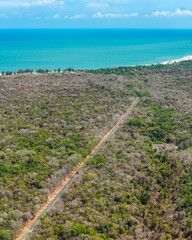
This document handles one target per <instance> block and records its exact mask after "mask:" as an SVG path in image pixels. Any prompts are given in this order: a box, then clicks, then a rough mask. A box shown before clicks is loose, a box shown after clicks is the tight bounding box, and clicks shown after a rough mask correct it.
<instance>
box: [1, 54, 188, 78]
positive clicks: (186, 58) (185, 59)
mask: <svg viewBox="0 0 192 240" xmlns="http://www.w3.org/2000/svg"><path fill="white" fill-rule="evenodd" d="M185 61H192V55H189V56H186V57H182V58H180V59H174V60H170V61H165V62H161V63H152V64H142V65H136V66H119V67H114V68H111V69H117V68H120V67H133V68H134V67H137V66H147V67H150V66H153V65H169V64H175V63H181V62H185ZM102 69H110V67H108V68H98V69H89V70H87V69H86V70H73V71H61V72H60V73H71V74H75V73H82V72H87V71H92V70H102ZM50 73H52V74H54V73H56V74H58V73H59V72H54V71H53V72H52V71H51V72H44V73H38V72H32V73H17V72H16V73H14V71H13V72H12V74H9V75H6V72H5V74H4V75H2V73H0V76H3V77H7V76H12V75H41V74H50Z"/></svg>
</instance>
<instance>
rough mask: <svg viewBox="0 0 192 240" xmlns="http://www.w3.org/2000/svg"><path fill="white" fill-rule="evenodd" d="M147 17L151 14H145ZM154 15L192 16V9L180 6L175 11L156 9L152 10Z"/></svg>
mask: <svg viewBox="0 0 192 240" xmlns="http://www.w3.org/2000/svg"><path fill="white" fill-rule="evenodd" d="M145 16H146V17H149V16H150V15H145ZM151 16H154V17H161V16H162V17H175V16H192V11H190V10H181V9H180V8H177V10H176V11H175V12H170V11H161V12H160V11H156V12H152V15H151Z"/></svg>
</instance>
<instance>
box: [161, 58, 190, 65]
mask: <svg viewBox="0 0 192 240" xmlns="http://www.w3.org/2000/svg"><path fill="white" fill-rule="evenodd" d="M190 60H192V56H187V57H183V58H180V59H175V60H171V61H166V62H163V63H162V64H173V63H179V62H183V61H190Z"/></svg>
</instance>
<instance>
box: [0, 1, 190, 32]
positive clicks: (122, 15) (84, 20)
mask: <svg viewBox="0 0 192 240" xmlns="http://www.w3.org/2000/svg"><path fill="white" fill-rule="evenodd" d="M0 28H182V29H192V0H91V1H89V0H78V1H76V0H31V1H29V0H7V1H6V0H0Z"/></svg>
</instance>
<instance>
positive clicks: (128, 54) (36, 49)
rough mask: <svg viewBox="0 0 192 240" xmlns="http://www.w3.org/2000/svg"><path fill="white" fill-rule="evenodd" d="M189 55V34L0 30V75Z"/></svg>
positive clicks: (191, 35)
mask: <svg viewBox="0 0 192 240" xmlns="http://www.w3.org/2000/svg"><path fill="white" fill-rule="evenodd" d="M187 55H192V30H126V29H118V30H117V29H116V30H115V29H113V30H112V29H108V30H104V29H103V30H99V29H94V30H93V29H92V30H91V29H87V30H83V29H82V30H80V29H79V30H75V29H73V30H66V29H65V30H64V29H63V30H62V29H57V30H53V29H49V30H35V29H33V30H16V29H14V30H10V29H9V30H0V71H3V70H4V71H7V70H11V71H16V70H18V69H26V68H31V69H34V70H36V69H38V68H43V69H45V68H48V69H50V70H54V69H57V68H59V67H60V68H61V69H65V68H68V67H72V68H75V69H95V68H105V67H118V66H129V65H131V66H133V65H141V64H152V63H160V62H163V61H169V60H173V59H178V58H182V57H184V56H187Z"/></svg>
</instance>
